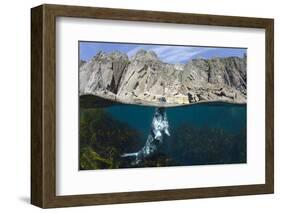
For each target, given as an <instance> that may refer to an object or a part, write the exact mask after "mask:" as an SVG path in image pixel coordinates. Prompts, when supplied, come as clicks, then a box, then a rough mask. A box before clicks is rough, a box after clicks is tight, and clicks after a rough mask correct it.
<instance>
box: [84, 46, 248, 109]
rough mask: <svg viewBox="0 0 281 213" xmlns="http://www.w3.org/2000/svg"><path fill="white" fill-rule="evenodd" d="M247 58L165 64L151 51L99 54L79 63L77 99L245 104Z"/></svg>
mask: <svg viewBox="0 0 281 213" xmlns="http://www.w3.org/2000/svg"><path fill="white" fill-rule="evenodd" d="M246 67H247V57H246V56H244V57H243V58H239V57H226V58H212V59H193V60H191V61H189V62H188V63H186V64H168V63H164V62H162V61H161V60H160V59H159V58H158V57H157V55H156V54H155V53H154V52H152V51H145V50H140V51H138V52H137V53H136V54H135V55H134V56H133V57H131V58H128V56H127V55H126V54H125V53H121V52H113V53H110V54H105V53H103V52H99V53H98V54H97V55H96V56H94V57H93V58H92V59H91V60H90V61H88V62H81V63H80V64H79V82H80V83H79V85H80V87H79V94H80V96H82V95H95V96H98V97H102V98H105V99H109V100H115V101H119V102H122V103H130V104H142V105H153V106H177V105H182V104H191V103H198V102H213V101H224V102H229V103H241V104H242V103H246V98H247V76H246Z"/></svg>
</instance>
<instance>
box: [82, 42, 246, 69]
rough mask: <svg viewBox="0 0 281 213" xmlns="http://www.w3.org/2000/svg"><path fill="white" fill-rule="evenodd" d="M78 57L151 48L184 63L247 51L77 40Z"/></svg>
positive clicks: (168, 58)
mask: <svg viewBox="0 0 281 213" xmlns="http://www.w3.org/2000/svg"><path fill="white" fill-rule="evenodd" d="M79 47H80V59H81V60H85V61H88V60H89V59H91V58H92V57H94V56H95V55H96V54H97V53H98V52H99V51H103V52H105V53H110V52H114V51H120V52H124V53H126V54H127V55H128V56H129V57H131V56H132V55H134V54H135V53H136V52H137V51H138V50H140V49H144V50H153V51H154V52H155V53H156V54H157V55H158V57H159V58H160V59H161V60H162V61H164V62H166V63H172V64H176V63H186V62H188V61H189V60H191V59H193V58H198V57H200V58H205V59H208V58H213V57H228V56H238V57H243V55H244V54H245V53H247V49H246V48H227V47H223V48H222V47H198V46H169V45H154V44H153V45H151V44H130V43H110V42H108V43H106V42H84V41H83V42H81V41H80V42H79Z"/></svg>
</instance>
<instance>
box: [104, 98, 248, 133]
mask: <svg viewBox="0 0 281 213" xmlns="http://www.w3.org/2000/svg"><path fill="white" fill-rule="evenodd" d="M105 110H106V112H108V113H110V115H111V116H112V117H113V118H115V119H117V120H119V121H121V122H124V123H127V124H128V125H130V126H132V127H133V128H135V129H137V130H138V131H140V132H141V133H142V134H143V136H144V137H146V136H147V134H148V132H149V130H150V126H151V121H152V117H153V114H154V111H155V107H147V106H138V105H114V106H111V107H107V108H105ZM166 112H167V117H168V120H169V124H170V127H171V128H175V127H178V126H180V125H182V124H184V123H190V124H192V125H194V126H196V127H210V128H221V129H224V130H225V131H227V132H230V133H235V132H237V131H240V130H241V128H246V105H235V104H221V103H212V104H197V105H191V106H180V107H170V108H166Z"/></svg>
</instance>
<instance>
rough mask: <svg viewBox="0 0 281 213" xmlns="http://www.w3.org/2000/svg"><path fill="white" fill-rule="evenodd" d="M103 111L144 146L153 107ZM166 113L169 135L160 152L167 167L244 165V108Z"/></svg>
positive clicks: (118, 107)
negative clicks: (120, 123) (131, 130)
mask: <svg viewBox="0 0 281 213" xmlns="http://www.w3.org/2000/svg"><path fill="white" fill-rule="evenodd" d="M104 110H105V111H106V112H107V113H109V114H110V115H111V116H112V118H114V119H116V120H118V121H120V122H122V123H125V124H126V125H128V126H130V127H131V128H133V129H136V130H137V131H138V132H139V133H140V136H141V140H142V142H143V145H145V142H146V139H147V136H148V134H149V132H150V131H151V121H152V118H153V115H154V111H155V107H147V106H137V105H114V106H110V107H107V108H104ZM166 113H167V118H168V122H169V132H170V136H169V137H166V138H165V142H164V143H163V145H162V148H161V149H160V153H161V154H163V155H165V157H167V158H169V159H171V162H172V163H171V164H170V165H173V166H176V165H205V164H228V163H246V105H237V104H225V103H209V104H195V105H190V106H180V107H171V108H166ZM138 149H139V148H138ZM135 151H138V150H137V148H136V150H135Z"/></svg>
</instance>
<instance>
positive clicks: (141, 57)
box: [132, 49, 159, 61]
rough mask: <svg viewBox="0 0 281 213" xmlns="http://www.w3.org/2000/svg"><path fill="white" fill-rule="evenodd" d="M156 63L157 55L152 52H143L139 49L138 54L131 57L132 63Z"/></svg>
mask: <svg viewBox="0 0 281 213" xmlns="http://www.w3.org/2000/svg"><path fill="white" fill-rule="evenodd" d="M135 60H137V61H158V60H159V59H158V56H157V54H156V53H155V52H154V51H152V50H149V51H147V50H144V49H140V50H138V52H137V53H136V54H135V55H134V56H133V57H132V61H135Z"/></svg>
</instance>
